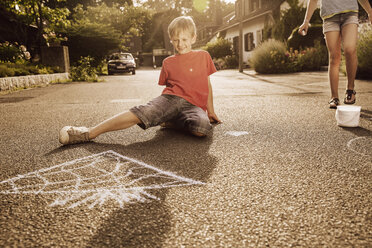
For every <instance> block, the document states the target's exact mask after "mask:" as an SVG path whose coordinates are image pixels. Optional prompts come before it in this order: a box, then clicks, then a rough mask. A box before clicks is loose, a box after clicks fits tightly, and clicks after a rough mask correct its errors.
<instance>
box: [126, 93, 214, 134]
mask: <svg viewBox="0 0 372 248" xmlns="http://www.w3.org/2000/svg"><path fill="white" fill-rule="evenodd" d="M130 112H132V113H133V114H135V115H136V116H137V117H138V119H140V120H141V121H142V123H140V124H138V126H140V127H141V128H143V129H146V128H149V127H154V126H157V125H159V124H161V123H163V122H172V123H173V124H175V125H176V126H177V127H178V128H181V129H186V130H188V131H191V132H198V133H202V134H207V133H208V131H209V130H211V128H212V125H211V124H210V121H209V118H208V115H207V113H206V112H205V111H204V110H203V109H201V108H200V107H197V106H195V105H193V104H191V103H189V102H188V101H186V100H185V99H183V98H181V97H178V96H174V95H161V96H158V97H156V98H154V99H152V100H151V101H150V102H148V103H147V104H145V105H139V106H136V107H133V108H131V109H130Z"/></svg>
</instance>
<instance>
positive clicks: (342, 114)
mask: <svg viewBox="0 0 372 248" xmlns="http://www.w3.org/2000/svg"><path fill="white" fill-rule="evenodd" d="M361 108H362V107H361V106H348V105H342V106H337V110H336V115H335V116H336V120H337V125H339V126H341V127H357V126H359V117H360V110H361Z"/></svg>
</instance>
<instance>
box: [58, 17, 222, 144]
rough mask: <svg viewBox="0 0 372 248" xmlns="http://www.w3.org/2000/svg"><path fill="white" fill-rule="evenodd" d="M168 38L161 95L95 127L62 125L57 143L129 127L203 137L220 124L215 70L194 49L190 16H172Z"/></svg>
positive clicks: (77, 141) (211, 63)
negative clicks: (172, 51) (159, 127)
mask: <svg viewBox="0 0 372 248" xmlns="http://www.w3.org/2000/svg"><path fill="white" fill-rule="evenodd" d="M168 34H169V38H170V40H171V42H172V44H173V46H174V48H175V50H176V54H175V55H173V56H170V57H168V58H166V59H165V60H164V61H163V66H162V69H161V72H160V77H159V85H165V89H164V90H163V92H162V95H160V96H159V97H156V98H154V99H153V100H151V101H150V102H149V103H147V104H146V105H140V106H135V107H133V108H131V109H130V110H129V111H126V112H123V113H120V114H118V115H115V116H113V117H111V118H110V119H108V120H105V121H103V122H101V123H100V124H98V125H97V126H95V127H92V128H87V127H73V126H66V127H64V128H62V129H61V131H60V133H59V141H60V143H62V144H64V145H66V144H75V143H80V142H86V141H90V140H92V139H94V138H96V137H97V136H99V135H100V134H103V133H106V132H110V131H116V130H121V129H125V128H129V127H131V126H133V125H135V124H137V125H139V126H140V127H141V128H143V129H146V128H149V127H153V126H157V125H160V124H163V125H166V126H175V127H178V128H182V129H185V130H187V131H189V132H190V133H191V134H193V135H195V136H198V137H203V136H206V135H207V133H208V131H209V130H210V129H211V128H212V127H211V124H210V123H220V120H219V119H218V117H217V115H216V114H215V112H214V107H213V95H212V86H211V83H210V80H209V75H211V74H213V73H214V72H216V68H215V66H214V64H213V61H212V59H211V57H210V55H209V53H208V52H206V51H194V50H192V49H191V46H192V45H193V44H194V43H195V41H196V27H195V23H194V21H193V20H192V18H191V17H187V16H181V17H177V18H175V19H174V20H173V21H172V22H171V23H170V24H169V26H168Z"/></svg>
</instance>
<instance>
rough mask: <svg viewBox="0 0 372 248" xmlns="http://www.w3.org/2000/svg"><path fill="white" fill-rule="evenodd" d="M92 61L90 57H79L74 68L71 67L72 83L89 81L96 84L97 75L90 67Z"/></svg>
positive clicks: (92, 67) (91, 66)
mask: <svg viewBox="0 0 372 248" xmlns="http://www.w3.org/2000/svg"><path fill="white" fill-rule="evenodd" d="M93 61H94V59H93V58H92V57H90V56H87V57H81V58H80V60H79V61H78V62H77V65H76V66H72V67H71V73H70V76H71V79H72V81H91V82H97V81H98V75H97V72H96V69H95V68H94V66H93V65H92V64H93V63H92V62H93Z"/></svg>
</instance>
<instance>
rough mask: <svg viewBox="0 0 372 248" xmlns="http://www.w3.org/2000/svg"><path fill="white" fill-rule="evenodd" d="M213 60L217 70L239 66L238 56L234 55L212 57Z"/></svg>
mask: <svg viewBox="0 0 372 248" xmlns="http://www.w3.org/2000/svg"><path fill="white" fill-rule="evenodd" d="M213 62H214V65H215V66H216V69H217V70H222V69H234V68H237V67H238V66H239V60H238V57H237V56H235V55H231V56H226V57H223V58H219V59H214V60H213Z"/></svg>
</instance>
